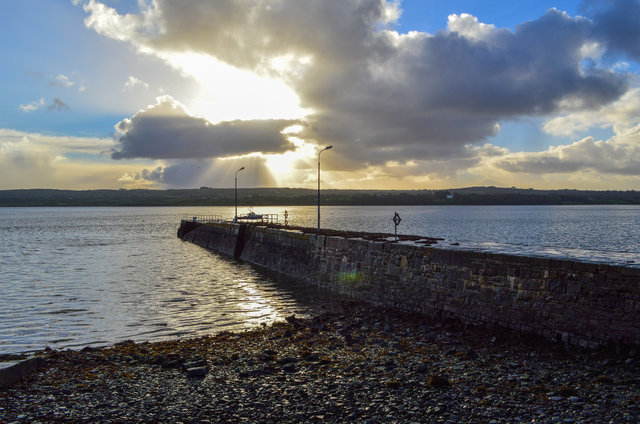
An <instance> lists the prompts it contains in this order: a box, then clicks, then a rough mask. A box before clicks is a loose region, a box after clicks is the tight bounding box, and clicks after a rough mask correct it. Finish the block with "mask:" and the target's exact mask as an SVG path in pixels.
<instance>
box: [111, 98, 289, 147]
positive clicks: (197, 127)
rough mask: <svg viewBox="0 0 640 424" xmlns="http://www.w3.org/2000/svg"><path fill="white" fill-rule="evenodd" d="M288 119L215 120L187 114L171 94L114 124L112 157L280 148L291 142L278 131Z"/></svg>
mask: <svg viewBox="0 0 640 424" xmlns="http://www.w3.org/2000/svg"><path fill="white" fill-rule="evenodd" d="M290 123H291V121H285V120H255V121H233V122H222V123H219V124H216V125H213V124H211V123H209V122H208V121H207V120H206V119H204V118H197V117H193V116H191V115H189V114H188V113H187V112H186V111H185V110H184V108H183V107H182V106H181V105H179V104H178V103H176V102H175V101H174V100H173V99H172V98H171V97H169V96H164V97H160V98H158V103H157V104H156V105H154V106H152V107H149V108H148V109H146V110H144V111H140V112H138V113H136V114H135V115H134V116H133V117H132V118H130V119H125V120H123V121H121V122H119V123H118V124H117V125H116V130H117V131H118V133H119V134H120V136H119V138H118V143H119V146H118V148H117V149H114V150H113V152H112V154H111V157H112V158H113V159H123V158H149V159H187V158H211V157H221V156H231V155H242V154H246V153H251V152H255V151H261V152H284V151H286V150H287V149H289V148H290V147H291V145H290V144H289V142H288V141H287V140H286V138H285V137H284V136H283V135H282V134H281V131H282V130H283V129H284V128H286V127H287V126H289V125H290Z"/></svg>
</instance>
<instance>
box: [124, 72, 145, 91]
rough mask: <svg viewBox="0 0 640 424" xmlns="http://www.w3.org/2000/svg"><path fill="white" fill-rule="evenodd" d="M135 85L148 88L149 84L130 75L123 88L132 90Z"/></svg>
mask: <svg viewBox="0 0 640 424" xmlns="http://www.w3.org/2000/svg"><path fill="white" fill-rule="evenodd" d="M136 87H142V88H144V89H148V88H149V84H147V83H146V82H144V81H142V80H139V79H138V78H136V77H134V76H132V75H130V76H129V78H128V79H127V82H125V83H124V88H125V90H133V89H134V88H136Z"/></svg>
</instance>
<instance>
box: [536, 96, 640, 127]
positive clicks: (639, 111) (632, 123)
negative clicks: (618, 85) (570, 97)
mask: <svg viewBox="0 0 640 424" xmlns="http://www.w3.org/2000/svg"><path fill="white" fill-rule="evenodd" d="M639 123H640V87H636V88H633V89H631V90H629V91H628V92H626V93H625V94H624V95H623V96H622V97H620V99H619V100H617V101H615V102H613V103H611V104H609V105H604V106H601V107H599V108H597V109H595V110H582V111H577V112H573V113H569V114H566V115H562V116H558V117H555V118H552V119H549V120H547V121H546V122H545V123H544V125H543V130H544V131H545V132H547V133H549V134H553V135H559V136H573V135H575V134H578V133H580V132H583V131H587V130H588V129H590V128H593V127H602V128H609V127H610V128H612V129H613V130H614V132H615V133H616V134H618V135H623V134H625V133H626V132H628V131H630V130H632V129H633V128H634V127H636V126H637V125H638V124H639Z"/></svg>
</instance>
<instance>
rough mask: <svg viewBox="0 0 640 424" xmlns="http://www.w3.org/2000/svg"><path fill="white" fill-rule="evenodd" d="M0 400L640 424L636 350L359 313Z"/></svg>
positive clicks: (195, 348)
mask: <svg viewBox="0 0 640 424" xmlns="http://www.w3.org/2000/svg"><path fill="white" fill-rule="evenodd" d="M38 355H39V356H42V357H43V358H44V360H45V365H44V367H43V368H42V369H41V370H39V371H38V372H36V373H34V374H32V375H30V376H28V377H26V378H25V379H23V380H21V381H20V382H18V383H16V384H14V385H12V386H10V387H6V388H2V389H0V423H2V424H6V423H13V422H17V423H36V422H42V423H49V422H72V423H75V422H83V423H84V422H86V423H93V422H102V423H122V422H164V423H177V422H183V423H218V422H219V423H234V422H239V423H241V422H248V423H276V422H299V423H308V422H345V423H393V422H397V423H412V422H415V423H432V422H433V423H492V422H494V423H518V422H523V423H524V422H528V423H530V422H536V423H638V422H640V362H639V360H638V358H637V352H635V351H633V350H624V351H621V350H618V351H615V350H613V349H612V350H611V351H597V352H596V351H577V350H567V349H566V348H565V347H563V346H562V345H559V344H551V343H550V342H546V341H543V340H540V339H538V338H535V337H530V336H525V335H522V334H516V333H513V332H508V331H504V330H498V329H496V330H489V329H482V328H475V327H469V326H462V325H461V324H459V323H458V322H441V321H436V320H430V319H427V318H425V317H423V316H416V315H406V314H400V313H397V312H389V311H382V310H376V309H373V308H371V307H365V306H362V305H355V304H354V305H348V306H346V307H345V310H344V312H341V313H326V314H324V315H321V316H317V317H315V318H313V319H300V318H297V317H295V316H291V317H288V318H287V319H286V321H282V322H278V323H275V324H273V325H271V326H267V327H264V328H259V329H255V330H252V331H246V332H242V333H229V332H223V333H219V334H216V335H212V336H207V337H202V338H196V339H187V340H176V341H167V342H160V343H133V342H124V343H120V344H117V345H115V346H111V347H105V348H85V349H83V350H81V351H73V350H65V351H55V350H49V349H47V350H44V351H42V352H39V353H38Z"/></svg>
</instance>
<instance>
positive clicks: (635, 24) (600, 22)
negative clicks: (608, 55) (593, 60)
mask: <svg viewBox="0 0 640 424" xmlns="http://www.w3.org/2000/svg"><path fill="white" fill-rule="evenodd" d="M584 8H585V10H586V12H587V13H588V14H590V15H592V19H593V24H594V27H593V33H594V35H595V37H597V38H598V39H600V40H602V41H603V42H604V43H605V44H606V46H607V48H608V49H609V50H610V51H614V52H622V53H624V54H627V55H628V56H629V57H630V58H632V59H634V60H640V1H638V0H615V1H614V0H590V1H586V2H585V7H584Z"/></svg>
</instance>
